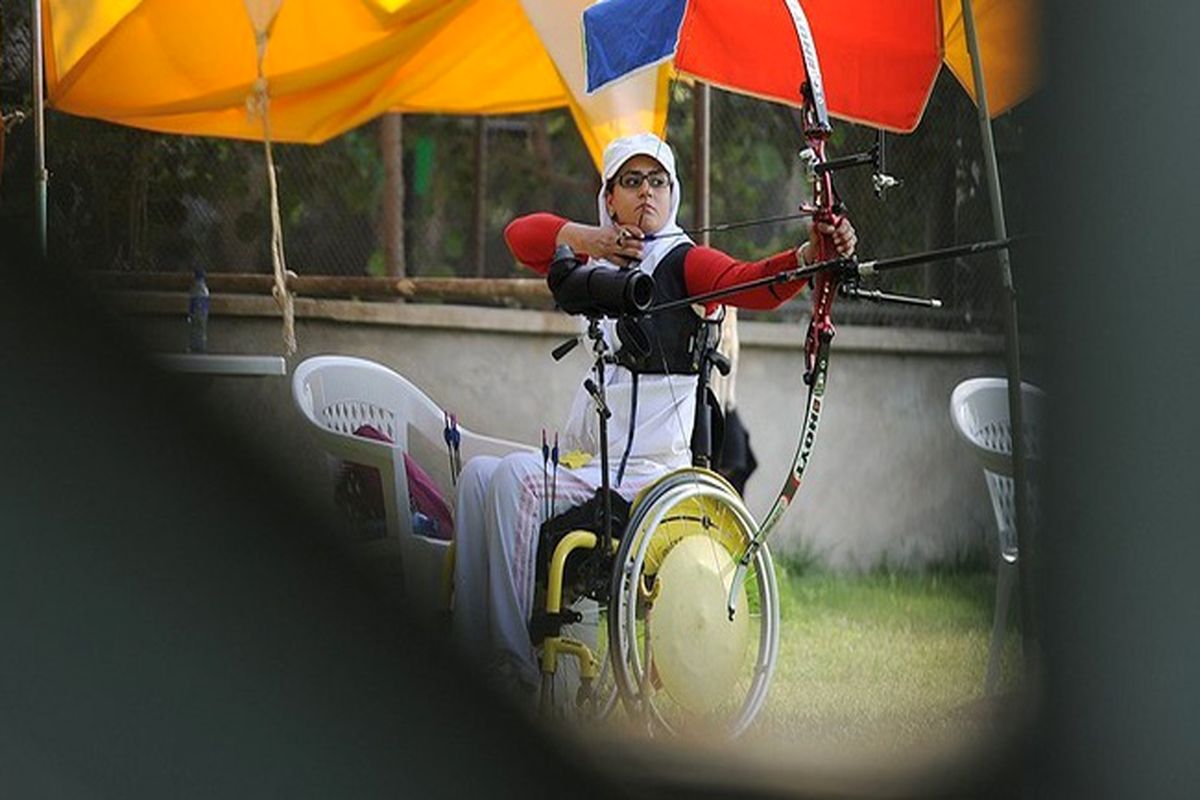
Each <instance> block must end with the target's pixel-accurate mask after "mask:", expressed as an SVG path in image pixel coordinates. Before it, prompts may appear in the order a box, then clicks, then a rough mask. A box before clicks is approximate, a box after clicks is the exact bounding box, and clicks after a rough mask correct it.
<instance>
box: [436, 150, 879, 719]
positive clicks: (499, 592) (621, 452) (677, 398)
mask: <svg viewBox="0 0 1200 800" xmlns="http://www.w3.org/2000/svg"><path fill="white" fill-rule="evenodd" d="M680 195H681V187H680V185H679V178H678V175H677V174H676V170H675V156H674V154H673V153H672V151H671V148H670V146H669V145H667V144H666V143H665V142H663V141H662V140H661V139H659V138H658V137H656V136H654V135H652V134H639V135H635V136H629V137H625V138H621V139H618V140H616V141H614V142H613V143H612V144H610V145H609V146H608V148H607V149H606V150H605V152H604V163H603V185H602V187H601V189H600V193H599V197H598V212H599V224H598V225H587V224H582V223H578V222H573V221H570V220H567V219H563V218H562V217H558V216H555V215H553V214H550V213H535V214H530V215H528V216H524V217H520V218H518V219H516V220H514V221H513V222H512V223H510V224H509V225H508V227H507V229H506V230H505V239H506V241H507V243H508V246H509V248H510V250H511V251H512V253H513V255H514V256H515V257H516V259H517V260H518V261H519V262H521V263H522V264H525V265H526V266H528V267H529V268H531V269H533V270H534V271H536V272H539V273H542V274H546V273H547V272H548V271H549V269H550V266H551V262H552V260H553V259H554V258H555V252H556V247H558V246H560V245H563V244H566V245H568V246H570V248H571V249H572V250H573V251H574V252H575V253H576V254H579V256H580V257H583V256H586V257H587V258H588V259H589V261H588V264H587V266H589V267H592V266H596V267H599V268H603V269H613V270H628V269H637V270H641V271H642V272H644V273H647V274H650V275H652V276H653V278H654V287H655V288H654V297H653V302H654V303H655V304H660V303H664V302H667V301H671V300H678V299H681V298H684V297H687V296H691V295H696V294H699V293H702V292H708V291H712V290H717V289H722V288H726V287H729V286H733V285H736V284H739V283H743V282H745V281H749V280H753V279H756V278H761V277H764V276H767V275H772V274H775V273H778V272H781V271H783V270H788V269H792V268H795V267H796V266H798V265H799V264H801V263H810V262H811V261H814V260H815V254H816V253H817V251H818V248H817V243H816V240H817V236H818V234H819V233H824V234H827V235H830V236H831V237H832V238H833V241H834V243H835V245H836V247H837V249H838V250H839V252H841V253H842V254H843V255H846V256H848V255H851V254H852V253H853V252H854V246H855V233H854V228H853V226H852V225H851V224H850V223H849V221H846V220H843V221H842V222H841V223H840V224H839V225H837V226H820V228H821V230H819V231H818V230H816V229H814V230H812V231H811V233H810V237H809V239H808V240H806V241H805V242H804V243H803V244H801V245H800V246H799V247H798V248H796V249H793V250H786V251H784V252H781V253H778V254H776V255H773V256H770V257H768V258H764V259H762V260H760V261H753V262H746V261H738V260H736V259H734V258H733V257H731V256H729V255H727V254H725V253H723V252H721V251H719V250H716V249H713V248H710V247H703V246H697V245H695V244H694V243H693V242H692V240H691V239H690V238H689V237H688V236H687V234H686V233H685V232H684V231H683V230H682V229H681V228H680V227H679V225H678V223H677V222H676V214H677V212H678V210H679V203H680ZM801 288H802V284H800V283H795V284H785V285H783V286H782V287H781V288H779V287H767V288H761V289H755V290H750V291H745V292H742V293H740V294H736V295H734V296H732V297H731V298H729V299H728V300H727V301H726V302H727V303H729V304H732V305H735V306H739V307H743V308H753V309H770V308H775V307H777V306H779V305H780V304H782V303H784V302H786V301H787V300H788V299H790V298H791V297H793V296H794V295H795V294H796V293H798V292H799V291H800V289H801ZM694 308H696V307H695V306H683V307H681V308H679V309H677V310H675V311H672V312H667V313H663V314H654V315H648V316H644V317H641V318H640V319H639V322H638V326H639V328H640V329H641V333H642V334H644V336H642V335H638V336H631V335H630V332H629V330H628V329H627V328H626V329H622V327H621V326H620V325H614V324H613V323H611V322H609V321H605V322H604V323H602V329H603V333H604V337H605V339H606V341H607V345H608V347H610V348H611V350H612V351H613V352H615V354H616V356H615V358H613V359H610V361H612V362H615V363H609V364H607V365H606V366H605V367H604V368H603V369H604V374H603V389H604V401H605V404H606V406H607V408H608V410H609V412H610V414H611V416H610V417H609V419H608V425H607V430H608V435H607V438H608V447H607V450H608V453H609V458H610V462H611V463H610V464H609V465H607V466H608V467H609V474H610V476H611V485H612V488H613V490H615V491H616V492H617V493H618V494H619V495H620V496H621V497H623V498H625V499H626V500H633V499H634V497H635V495H637V493H639V492H640V491H642V490H644V489H645V488H646V487H648V486H650V485H651V484H652V483H654V482H655V481H656V480H657V479H660V478H661V477H662V476H664V475H666V474H668V473H671V472H672V471H676V470H680V469H682V468H686V467H688V466H689V465H690V464H691V463H692V454H691V449H690V445H691V443H692V442H691V440H692V431H693V424H694V420H695V416H696V404H697V401H696V395H697V381H698V373H699V372H700V369H701V366H700V364H701V362H702V359H701V358H699V355H700V354H699V353H696V352H693V350H694V349H696V345H697V342H699V341H701V340H703V339H704V336H703V335H702V333H703V329H704V327H705V325H704V318H703V317H701V316H700V315H699V313H697V311H695V310H693V309H694ZM716 310H717V307H716V306H715V304H714V305H712V306H710V307H708V308H706V309H705V311H706V312H708V313H710V314H711V313H713V312H715V311H716ZM623 333H624V334H625V336H622V334H623ZM634 333H637V332H636V331H635V332H634ZM625 339H629V340H630V341H632V340H633V339H638V340H640V342H641V346H640V347H638V348H634V347H633V346H630V345H628V344H625V345H623V343H622V342H623V340H625ZM647 345H648V346H647ZM585 377H586V376H585ZM594 386H595V384H594V383H593V384H592V388H593V391H594ZM598 427H599V426H598V423H597V415H596V413H595V400H594V398H593V394H592V393H591V392H589V390H588V389H586V388H584V386H582V385H581V387H580V388H579V390H578V391H577V392H576V396H575V400H574V403H573V405H572V408H571V411H570V414H569V417H568V421H567V423H566V426H565V428H564V430H563V440H562V444H563V452H564V453H567V454H568V455H567V456H565V457H564V458H563V467H562V468H561V469H560V470H559V471H558V475H557V481H556V486H555V489H554V491H553V508H552V509H550V512H551V514H550V515H551V516H553V515H557V514H561V513H562V512H564V511H566V510H568V509H571V508H573V507H576V506H578V505H580V504H582V503H585V502H586V501H588V500H590V499H592V498H593V497H594V496H596V493H597V489H598V487H600V486H601V484H602V477H603V476H602V467H603V466H604V465H602V464H601V463H600V457H599V455H597V454H598V453H600V451H601V447H600V443H599V441H598V439H599V434H598ZM544 469H545V464H544V460H543V459H542V458H541V454H538V453H532V452H522V453H516V454H512V455H509V456H507V457H505V458H502V459H497V458H492V457H480V458H476V459H472V460H471V461H470V462H468V463H467V464H466V466H465V469H464V470H463V473H462V476H461V478H460V481H459V493H458V507H457V523H456V529H457V539H456V545H455V547H456V555H455V568H454V588H455V597H454V616H453V626H454V634H455V638H456V640H457V641H458V642H459V643H460V645H461V647H462V648H464V649H465V651H466V652H467V653H468V654H469V655H470V656H471V657H472V658H473V659H475V660H476V662H477V663H480V664H484V665H487V666H489V667H491V668H492V670H493V671H494V674H497V675H500V676H502V677H501V680H502V681H503V682H505V683H506V684H507V685H509V686H510V687H511V688H514V689H518V690H522V691H521V694H525V695H526V696H532V693H533V692H534V690H535V689H536V687H537V686H538V685H539V683H540V682H541V679H542V670H541V668H540V666H539V662H538V660H537V657H536V655H535V650H534V645H533V642H532V641H531V636H530V628H529V624H530V620H531V618H532V617H533V615H534V612H535V608H534V605H535V601H534V596H535V577H536V575H537V573H538V570H539V567H538V564H537V558H538V543H539V530H540V527H541V526H542V524H543V523H544V522H545V521H546V520H545V519H543V517H544V516H546V509H547V505H548V503H547V498H546V497H545V496H544V495H545V491H546V485H545V480H544V475H545V473H544ZM716 480H719V479H716ZM656 485H657V484H656ZM706 485H707V484H706ZM714 485H715V484H714ZM720 491H721V492H726V489H725V488H721V489H720ZM726 493H727V494H729V495H732V497H733V498H734V499H733V500H732V501H729V500H722V502H726V503H728V502H736V503H737V504H738V505H739V507H740V500H736V494H735V493H733V492H732V490H728V492H726ZM718 499H721V498H718ZM696 502H697V503H701V504H703V502H707V501H703V500H702V499H701V500H697V501H696ZM699 507H700V506H697V508H699ZM700 516H701V517H702V518H704V519H707V517H708V514H707V512H706V513H704V514H701V515H700ZM667 519H668V520H669V519H670V517H669V516H668V517H667ZM748 524H749V525H750V526H752V525H753V522H752V521H751V522H749V523H748ZM616 533H617V535H620V531H619V530H617V531H616ZM642 550H643V554H642V556H640V558H642V559H643V560H645V559H650V560H651V561H653V560H654V558H655V556H654V554H653V551H654V547H650V548H649V551H647V549H646V547H643V548H642ZM646 552H649V555H646ZM660 555H661V554H660ZM542 569H543V570H544V567H543V568H542ZM640 580H643V581H644V580H645V579H644V578H643V579H640ZM771 580H773V577H772V578H771ZM644 589H646V587H645V586H638V587H635V589H634V590H633V592H634V594H633V595H631V596H636V592H637V591H640V590H644ZM613 602H614V604H615V603H616V600H615V599H614V601H613ZM751 602H752V603H753V601H751ZM722 608H723V606H722ZM609 613H610V620H609V623H608V625H609V626H610V627H612V626H613V625H614V624H615V622H614V621H613V620H612V618H611V614H612V613H613V612H612V610H611V609H610V612H609ZM638 613H639V614H642V613H644V610H643V611H639V612H638ZM775 613H776V614H777V610H776V612H775ZM722 615H723V613H722ZM629 619H630V620H634V616H633V612H632V611H631V612H630V617H629ZM638 619H639V620H640V619H641V618H640V617H638ZM634 624H636V625H639V626H640V625H642V623H641V622H636V623H634ZM639 630H640V628H639ZM638 635H648V634H638ZM634 657H636V654H634ZM659 671H661V670H659ZM644 675H646V676H650V677H652V678H653V679H654V680H658V674H657V672H655V673H654V674H653V675H651V671H650V670H649V669H646V670H644ZM647 679H649V678H647ZM685 693H686V692H685Z"/></svg>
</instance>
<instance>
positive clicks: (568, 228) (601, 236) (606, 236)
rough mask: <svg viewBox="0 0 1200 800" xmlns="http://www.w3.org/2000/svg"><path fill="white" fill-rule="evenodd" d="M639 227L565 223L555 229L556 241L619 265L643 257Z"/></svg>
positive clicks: (626, 264) (625, 264) (624, 264)
mask: <svg viewBox="0 0 1200 800" xmlns="http://www.w3.org/2000/svg"><path fill="white" fill-rule="evenodd" d="M642 236H643V234H642V230H641V229H640V228H639V227H638V226H636V225H629V224H625V225H616V224H613V225H605V226H600V225H580V224H579V223H576V222H568V223H567V224H566V225H564V226H563V227H562V229H561V230H559V232H558V238H557V239H556V244H567V245H570V246H571V249H572V250H574V251H575V252H576V253H586V254H587V255H589V256H591V257H592V258H603V259H607V260H609V261H611V262H613V263H614V264H618V265H620V266H622V267H625V266H628V265H629V263H630V262H632V261H636V260H639V259H641V257H642Z"/></svg>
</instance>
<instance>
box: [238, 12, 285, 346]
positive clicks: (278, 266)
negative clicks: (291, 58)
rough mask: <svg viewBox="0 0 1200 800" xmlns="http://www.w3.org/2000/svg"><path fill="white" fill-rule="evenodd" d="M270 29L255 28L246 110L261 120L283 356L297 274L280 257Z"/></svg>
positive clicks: (281, 233)
mask: <svg viewBox="0 0 1200 800" xmlns="http://www.w3.org/2000/svg"><path fill="white" fill-rule="evenodd" d="M269 35H270V34H269V30H267V31H263V30H256V31H255V34H254V40H255V44H256V45H257V49H258V78H257V79H256V80H255V81H254V90H253V91H252V92H251V93H250V96H249V97H247V98H246V111H247V113H249V114H250V116H251V117H252V118H253V117H256V116H257V117H259V118H260V119H262V126H263V150H264V152H265V153H266V159H267V183H268V185H269V186H270V190H271V265H272V267H273V268H274V270H275V284H274V286H272V287H271V295H272V296H273V297H274V298H275V305H277V306H279V310H280V312H281V313H282V314H283V350H284V353H283V354H284V356H290V355H292V354H293V353H295V352H296V307H295V299H296V295H295V293H294V292H291V291H288V288H287V280H288V277H293V278H294V277H296V273H294V272H291V271H290V270H288V268H287V262H286V261H285V259H284V256H283V222H282V219H281V217H280V213H279V186H278V184H277V183H276V180H275V159H274V158H273V157H272V154H271V114H270V95H269V94H268V92H267V78H266V75H265V74H264V72H263V61H264V60H265V59H266V55H267V39H268V37H269Z"/></svg>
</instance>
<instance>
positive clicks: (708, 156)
mask: <svg viewBox="0 0 1200 800" xmlns="http://www.w3.org/2000/svg"><path fill="white" fill-rule="evenodd" d="M692 101H693V106H692V108H693V112H692V113H693V116H692V123H693V131H692V141H693V142H694V146H693V151H694V155H695V164H694V166H695V175H696V182H695V186H694V187H693V188H692V192H693V194H692V197H693V200H694V206H695V209H696V213H695V214H694V219H693V220H692V223H693V225H694V226H695V227H697V228H700V229H702V230H703V229H704V228H707V227H709V223H710V219H709V218H710V206H709V202H708V197H709V189H710V176H711V172H710V171H709V166H710V164H711V161H712V140H711V137H710V133H711V129H712V126H711V122H710V120H711V117H712V89H711V88H709V85H708V84H707V83H702V82H701V81H696V82H695V83H694V84H692ZM708 241H709V235H708V231H704V233H703V234H702V236H701V238H700V242H699V243H700V244H702V245H705V246H707V245H708Z"/></svg>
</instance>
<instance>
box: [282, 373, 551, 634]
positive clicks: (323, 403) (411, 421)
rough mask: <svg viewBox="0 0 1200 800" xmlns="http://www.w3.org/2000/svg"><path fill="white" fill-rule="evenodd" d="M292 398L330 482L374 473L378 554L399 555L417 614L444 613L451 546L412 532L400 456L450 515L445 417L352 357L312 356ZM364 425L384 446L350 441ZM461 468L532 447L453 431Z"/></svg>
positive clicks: (392, 377) (405, 386) (417, 393)
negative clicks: (353, 473)
mask: <svg viewBox="0 0 1200 800" xmlns="http://www.w3.org/2000/svg"><path fill="white" fill-rule="evenodd" d="M292 399H293V400H294V401H295V403H296V407H297V408H298V409H299V411H300V413H301V415H303V417H304V418H305V419H306V420H307V421H308V422H309V424H310V430H311V432H312V434H313V435H314V436H315V437H316V440H317V443H318V444H319V445H320V447H321V448H322V449H323V450H324V451H325V452H326V453H327V454H328V456H329V458H328V461H329V467H330V469H331V480H335V479H336V476H337V475H338V474H339V472H340V470H341V469H342V465H343V464H344V463H345V462H352V463H356V464H362V465H364V466H366V467H373V468H374V469H377V470H378V471H379V476H380V480H381V481H382V484H383V505H384V516H385V522H386V535H385V538H384V542H383V544H382V547H383V548H384V549H388V550H396V549H398V551H399V554H400V565H401V570H402V572H403V576H404V585H405V588H406V591H407V592H408V594H409V597H410V598H411V599H412V600H413V601H414V602H415V603H416V604H417V605H418V606H419V607H420V609H421V610H422V611H424V612H429V611H432V610H435V609H438V608H440V607H444V601H443V598H444V596H445V593H444V592H443V591H442V576H443V573H444V570H445V566H446V558H447V555H448V550H449V547H450V543H449V542H446V541H443V540H440V539H431V538H427V537H425V536H421V535H419V534H417V533H415V532H414V531H413V524H412V515H411V514H410V512H409V508H410V505H409V487H408V477H407V472H406V470H405V468H404V455H405V453H407V454H408V455H409V456H410V457H411V458H412V459H414V460H415V461H416V462H417V463H418V464H419V465H420V466H421V468H422V469H423V470H425V472H426V473H427V474H428V475H429V476H430V477H431V478H432V479H433V481H434V482H435V483H436V484H437V485H438V488H439V489H440V490H441V493H442V496H443V497H444V498H445V499H446V502H447V503H448V504H449V506H450V507H451V508H453V507H454V489H453V482H452V480H451V478H450V463H449V457H448V454H447V451H446V441H445V437H444V429H445V417H444V416H443V411H442V409H441V408H439V407H438V405H437V404H436V403H434V402H433V401H432V400H430V399H429V397H427V396H426V395H425V394H424V393H423V392H422V391H421V390H420V389H418V388H417V387H416V386H414V385H413V384H412V383H410V382H409V381H408V380H406V379H405V378H404V377H402V376H401V375H399V374H398V373H396V372H394V371H392V370H391V369H388V368H387V367H385V366H383V365H381V364H377V363H375V362H373V361H368V360H366V359H362V358H354V357H351V356H316V357H314V358H309V359H307V360H305V361H303V362H302V363H300V364H299V365H298V366H297V367H296V370H295V372H294V373H293V375H292ZM363 425H370V426H372V427H374V428H375V429H376V430H378V431H379V432H380V433H382V434H383V435H385V436H387V438H389V439H391V441H390V442H384V441H376V440H373V439H366V438H363V437H361V436H355V435H354V431H356V430H358V429H359V428H360V427H361V426H363ZM459 432H460V434H461V443H460V454H461V461H462V463H463V464H465V463H467V461H468V460H469V459H471V458H474V457H475V456H479V455H496V456H504V455H507V454H508V453H511V452H514V451H516V450H532V449H533V448H529V447H526V446H524V445H520V444H517V443H516V442H509V441H505V440H503V439H495V438H492V437H489V436H481V435H479V434H477V433H473V432H472V431H470V430H467V429H465V428H463V427H462V426H461V425H460V426H459Z"/></svg>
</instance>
